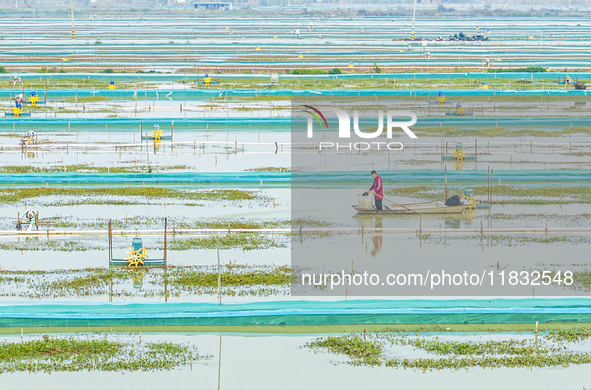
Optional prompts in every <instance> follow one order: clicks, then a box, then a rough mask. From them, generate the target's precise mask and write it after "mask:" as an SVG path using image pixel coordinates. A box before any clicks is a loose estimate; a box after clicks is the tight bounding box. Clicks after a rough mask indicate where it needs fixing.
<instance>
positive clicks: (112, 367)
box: [0, 336, 210, 374]
mask: <svg viewBox="0 0 591 390" xmlns="http://www.w3.org/2000/svg"><path fill="white" fill-rule="evenodd" d="M209 358H210V357H209V356H199V353H198V350H197V348H196V347H194V346H192V345H190V344H176V343H171V342H160V343H150V342H144V343H141V342H137V341H129V340H127V341H124V340H109V338H108V337H107V336H104V337H101V338H97V337H92V336H86V338H81V337H69V338H61V337H50V336H43V337H42V338H41V339H40V340H32V341H27V342H22V343H20V342H8V341H5V342H0V374H4V373H12V372H30V373H36V372H45V373H52V372H76V371H117V372H131V371H161V370H173V369H176V368H179V367H186V366H188V365H190V364H192V363H193V361H195V362H197V361H199V360H200V359H201V360H206V359H209Z"/></svg>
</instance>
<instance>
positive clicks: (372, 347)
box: [305, 335, 384, 366]
mask: <svg viewBox="0 0 591 390" xmlns="http://www.w3.org/2000/svg"><path fill="white" fill-rule="evenodd" d="M305 347H307V348H310V349H312V350H323V349H324V350H327V351H328V352H331V353H336V354H342V355H346V356H348V357H349V358H351V359H352V361H351V364H353V365H369V366H374V365H379V364H380V355H381V354H382V352H383V349H384V346H383V345H382V344H380V343H377V342H375V341H366V340H364V338H362V337H361V336H359V335H347V336H329V337H321V338H318V339H316V340H314V341H312V342H310V343H306V344H305Z"/></svg>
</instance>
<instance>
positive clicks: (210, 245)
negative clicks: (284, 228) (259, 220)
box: [168, 233, 287, 251]
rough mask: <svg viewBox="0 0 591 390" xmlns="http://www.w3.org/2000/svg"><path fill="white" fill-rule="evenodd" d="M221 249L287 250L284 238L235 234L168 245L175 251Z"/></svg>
mask: <svg viewBox="0 0 591 390" xmlns="http://www.w3.org/2000/svg"><path fill="white" fill-rule="evenodd" d="M218 244H219V248H220V249H231V248H242V250H245V251H249V250H255V249H269V248H287V242H286V240H285V238H284V237H278V236H266V235H263V234H254V233H233V234H228V235H225V236H221V237H218V238H216V237H197V238H181V239H176V240H173V241H171V242H169V243H168V248H169V249H170V250H174V251H184V250H191V249H215V248H217V245H218Z"/></svg>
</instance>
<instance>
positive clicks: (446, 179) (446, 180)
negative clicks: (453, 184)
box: [444, 167, 447, 200]
mask: <svg viewBox="0 0 591 390" xmlns="http://www.w3.org/2000/svg"><path fill="white" fill-rule="evenodd" d="M444 200H447V167H445V199H444Z"/></svg>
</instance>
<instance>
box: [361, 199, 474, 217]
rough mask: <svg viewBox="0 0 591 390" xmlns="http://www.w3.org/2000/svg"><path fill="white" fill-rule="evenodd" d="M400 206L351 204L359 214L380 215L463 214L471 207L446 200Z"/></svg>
mask: <svg viewBox="0 0 591 390" xmlns="http://www.w3.org/2000/svg"><path fill="white" fill-rule="evenodd" d="M401 206H404V207H399V206H387V205H384V206H383V207H384V208H383V210H381V211H378V210H376V208H375V206H374V207H372V208H370V209H367V208H361V207H359V205H351V207H353V208H354V209H355V210H357V212H358V213H359V214H364V215H366V214H374V215H375V214H379V215H408V214H421V215H422V214H461V213H462V212H463V211H464V210H465V209H467V208H468V207H470V205H469V204H461V205H458V206H446V205H445V203H444V202H442V201H439V202H426V203H413V204H403V205H401Z"/></svg>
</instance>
